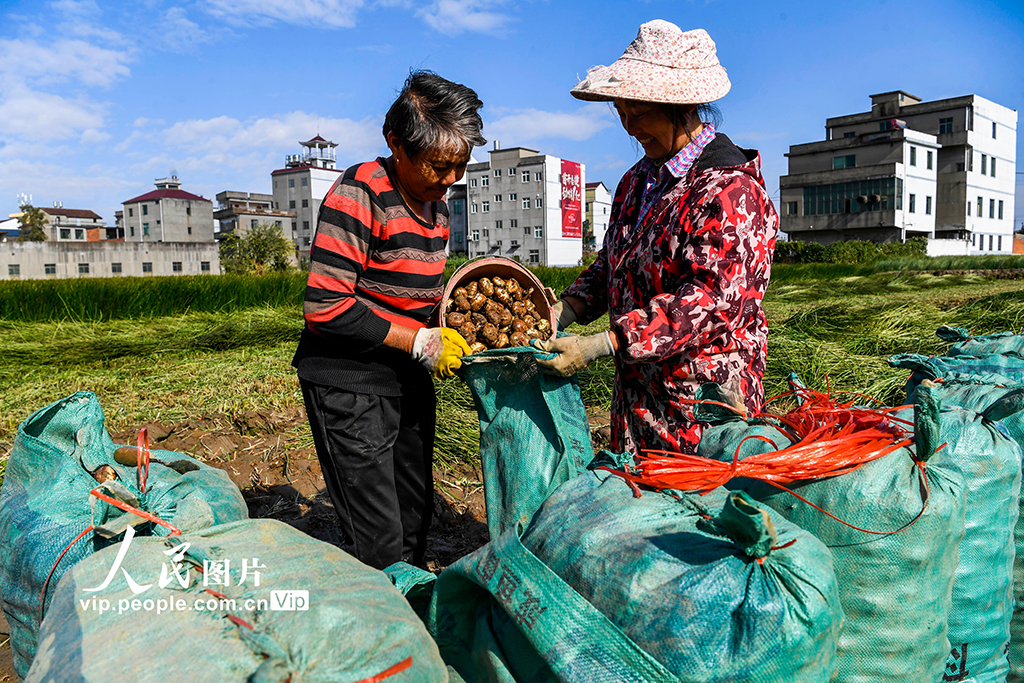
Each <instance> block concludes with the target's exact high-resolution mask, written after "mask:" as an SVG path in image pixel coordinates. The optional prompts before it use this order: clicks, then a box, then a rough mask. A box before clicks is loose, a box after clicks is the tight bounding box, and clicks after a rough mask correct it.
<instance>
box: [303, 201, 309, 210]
mask: <svg viewBox="0 0 1024 683" xmlns="http://www.w3.org/2000/svg"><path fill="white" fill-rule="evenodd" d="M302 208H303V209H308V208H309V200H308V199H303V200H302Z"/></svg>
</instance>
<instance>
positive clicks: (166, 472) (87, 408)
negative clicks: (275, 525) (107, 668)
mask: <svg viewBox="0 0 1024 683" xmlns="http://www.w3.org/2000/svg"><path fill="white" fill-rule="evenodd" d="M115 448H116V446H115V445H114V443H113V441H111V439H110V435H109V434H108V433H107V430H106V427H105V426H104V421H103V409H102V408H101V407H100V403H99V400H98V399H97V398H96V395H95V394H93V393H92V392H89V391H80V392H77V393H75V394H72V395H71V396H68V397H67V398H64V399H61V400H60V401H56V402H54V403H51V404H50V405H48V406H46V407H45V408H42V409H40V410H38V411H36V412H35V413H33V414H32V415H30V416H29V417H28V418H27V419H26V420H25V421H24V422H22V423H21V425H19V427H18V435H17V437H16V438H15V440H14V447H13V448H12V449H11V453H10V458H9V460H8V462H7V471H6V474H5V477H4V483H3V488H2V489H0V601H2V605H3V610H4V614H5V615H6V617H7V622H8V624H10V627H11V652H12V654H13V656H14V669H15V671H16V672H17V673H18V675H19V676H22V677H24V675H25V673H26V672H27V671H28V668H29V665H30V664H31V663H32V658H33V657H34V656H35V651H36V636H37V634H38V630H39V612H40V596H41V595H43V593H44V591H43V587H44V583H46V579H47V576H48V575H49V574H50V572H51V570H52V571H53V576H52V577H51V578H50V580H49V583H47V584H46V591H45V595H43V613H44V614H45V611H46V609H47V607H48V605H49V603H50V600H51V598H52V596H53V590H54V589H55V588H56V586H57V581H58V580H59V579H60V577H61V575H62V574H63V573H64V572H65V571H67V570H68V569H69V568H70V567H72V566H73V565H74V564H75V563H76V562H79V561H80V560H82V559H84V558H86V557H88V556H89V555H91V554H92V553H93V552H95V551H96V550H99V549H102V548H104V547H106V546H108V545H110V544H112V543H114V542H115V539H116V537H117V536H118V535H119V534H120V533H121V532H123V531H124V529H125V526H127V524H128V520H129V516H128V515H126V514H124V513H122V512H121V511H120V510H119V509H117V508H115V507H112V506H109V505H107V504H106V503H104V502H102V501H98V500H97V499H96V498H94V497H91V496H90V495H89V492H90V491H91V490H93V489H96V488H100V484H98V483H97V481H96V479H94V478H93V477H92V475H91V474H90V472H94V471H96V470H97V468H99V467H100V466H102V465H107V466H109V467H111V468H113V470H114V471H115V472H116V473H117V477H118V478H117V482H115V483H108V484H106V485H105V486H103V487H102V488H103V491H104V492H105V493H106V494H107V495H110V496H112V497H114V498H119V499H121V500H128V501H130V502H132V503H133V505H134V506H135V507H137V508H141V509H142V510H144V511H146V512H149V513H151V514H153V515H156V516H157V517H159V518H161V519H163V520H166V521H167V522H170V523H171V524H173V525H175V526H177V527H178V528H179V529H181V530H183V531H197V530H199V529H203V528H205V527H209V526H212V525H214V524H221V523H224V522H230V521H234V520H240V519H245V518H246V517H248V510H247V508H246V505H245V501H244V500H243V499H242V494H241V493H240V492H239V490H238V487H237V486H235V485H234V484H233V483H232V482H231V480H230V479H229V478H228V476H227V474H226V473H225V472H223V471H222V470H219V469H216V468H213V467H209V466H207V465H204V464H203V463H201V462H199V461H198V460H193V459H192V458H189V457H188V456H185V455H181V454H178V453H171V452H168V451H153V456H154V458H156V459H158V460H160V461H162V462H165V463H170V464H174V465H175V466H177V467H179V469H181V470H182V471H183V472H184V473H182V472H179V471H177V470H175V469H172V468H171V467H168V466H165V465H162V464H159V463H158V462H155V461H154V462H153V463H151V465H150V467H149V474H148V478H147V480H146V491H145V492H142V491H141V490H140V488H139V481H138V479H137V477H138V472H137V470H136V468H134V467H125V466H123V465H119V464H118V463H117V462H115V461H114V459H113V453H114V450H115ZM175 461H177V462H175ZM183 464H184V465H185V466H184V467H182V466H181V465H183ZM134 521H138V520H137V519H135V520H134ZM90 525H92V526H94V527H98V528H101V529H100V530H98V531H94V532H91V533H88V534H87V535H86V536H85V537H83V538H82V539H81V540H79V541H77V542H75V543H73V541H74V540H75V538H76V537H77V536H78V535H79V534H81V533H82V532H84V531H86V529H87V528H88V527H89V526H90ZM101 531H102V533H101ZM137 531H138V533H139V534H142V535H150V534H152V535H157V536H160V535H166V534H167V533H168V530H167V529H166V528H164V527H162V526H158V525H151V524H148V523H146V524H143V525H142V526H139V527H138V529H137ZM65 549H68V550H67V553H66V554H64V556H63V558H61V559H60V561H59V562H58V558H60V555H61V553H62V552H63V551H64V550H65Z"/></svg>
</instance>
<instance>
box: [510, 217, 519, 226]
mask: <svg viewBox="0 0 1024 683" xmlns="http://www.w3.org/2000/svg"><path fill="white" fill-rule="evenodd" d="M508 227H509V228H518V227H519V219H518V218H511V219H509V222H508Z"/></svg>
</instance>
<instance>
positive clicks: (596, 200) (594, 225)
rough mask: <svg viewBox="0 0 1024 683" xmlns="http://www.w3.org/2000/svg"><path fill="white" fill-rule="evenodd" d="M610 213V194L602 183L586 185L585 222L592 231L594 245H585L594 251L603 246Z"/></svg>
mask: <svg viewBox="0 0 1024 683" xmlns="http://www.w3.org/2000/svg"><path fill="white" fill-rule="evenodd" d="M611 213H612V193H611V192H609V191H608V188H607V187H605V186H604V183H603V182H601V181H597V182H596V183H587V220H588V221H590V229H591V230H593V231H594V244H592V245H586V246H587V247H588V248H592V249H594V250H595V251H597V250H599V249H600V248H601V246H602V245H603V244H604V234H605V233H606V232H608V221H609V219H610V218H611Z"/></svg>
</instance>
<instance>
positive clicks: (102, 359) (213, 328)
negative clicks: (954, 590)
mask: <svg viewBox="0 0 1024 683" xmlns="http://www.w3.org/2000/svg"><path fill="white" fill-rule="evenodd" d="M873 267H874V266H872V267H871V268H873ZM827 268H832V269H836V270H827ZM851 268H860V267H848V266H841V267H840V266H828V267H818V266H814V267H808V266H777V267H776V269H775V276H776V277H773V281H772V284H771V286H770V288H769V291H768V294H767V296H766V299H765V311H766V314H767V316H768V320H769V328H770V334H769V343H768V371H767V373H766V376H765V389H766V392H767V393H768V395H772V394H775V393H780V392H782V391H785V390H786V388H787V385H786V381H785V380H786V375H787V374H788V373H789V372H790V371H791V370H792V371H795V372H797V374H799V375H800V376H801V378H802V379H803V380H804V382H805V383H806V384H807V385H808V386H811V387H813V388H819V389H824V388H826V387H827V386H828V387H831V388H832V389H834V390H846V391H857V392H862V393H866V394H869V395H872V396H875V397H877V398H878V399H880V400H882V401H883V402H885V403H888V404H893V403H897V402H899V401H901V400H902V398H903V397H902V385H903V381H904V380H905V378H906V373H905V371H897V370H893V369H892V368H890V367H889V366H888V364H887V363H886V358H887V357H888V356H889V355H891V354H894V353H902V352H916V353H925V354H932V353H939V352H942V351H944V350H945V345H944V344H943V343H942V342H941V340H939V339H938V338H937V337H936V336H935V335H934V331H935V329H936V328H937V327H938V326H939V325H941V324H950V325H955V326H959V327H967V328H972V329H974V330H975V332H976V333H979V334H980V333H989V332H997V331H1004V330H1013V331H1018V332H1019V331H1021V330H1022V328H1024V281H1013V280H991V279H986V278H984V277H982V276H979V275H977V274H965V275H931V274H929V273H924V272H910V271H896V272H894V271H877V272H874V271H871V269H867V270H855V269H854V270H850V269H851ZM949 270H957V268H949ZM574 272H578V269H573V270H572V271H570V272H569V273H568V274H562V275H559V276H558V277H560V278H563V279H568V278H569V276H570V275H573V273H574ZM555 275H556V274H555V273H543V275H542V276H543V277H544V278H545V281H547V282H549V283H551V284H553V285H558V286H562V284H560V283H559V282H558V280H557V279H556V277H555ZM293 277H294V276H293ZM187 279H188V278H163V280H164V281H169V280H187ZM196 279H197V280H204V279H205V280H213V279H214V278H196ZM138 281H139V282H140V283H141V286H143V287H145V286H148V284H147V283H150V282H154V281H155V280H148V279H141V278H140V279H138ZM64 282H67V281H64ZM91 282H93V281H87V280H81V281H72V284H78V285H82V286H85V287H86V288H89V287H92V284H89V283H91ZM116 282H125V280H122V281H116ZM224 282H225V283H227V284H225V285H224V286H225V287H227V286H228V285H230V284H231V283H230V282H228V281H227V280H225V281H224ZM246 282H248V281H247V280H244V279H243V280H238V281H235V283H234V286H236V287H241V286H243V285H244V284H245V283H246ZM16 284H18V285H25V284H27V283H25V282H22V283H16ZM44 284H46V285H55V284H56V283H54V282H48V283H44ZM300 284H301V282H300ZM62 286H64V285H62ZM182 286H183V287H184V289H182V290H180V292H179V293H180V294H181V299H180V300H179V303H178V304H177V305H179V306H181V305H185V304H186V303H188V296H189V295H188V292H189V291H190V290H189V289H188V287H189V286H191V285H187V283H182ZM204 286H205V285H204ZM290 286H292V285H289V284H288V282H287V279H286V278H279V277H278V278H276V279H275V278H274V277H273V276H272V277H271V278H270V282H268V283H267V284H265V285H259V284H257V285H254V287H256V289H257V290H258V291H263V292H264V294H265V295H266V297H267V298H268V299H269V300H270V305H267V304H260V305H251V306H241V302H242V301H244V300H245V299H244V298H240V297H239V296H235V298H233V299H232V298H231V296H229V295H228V294H227V293H221V294H217V295H216V296H215V298H214V301H213V302H212V303H209V302H207V303H204V304H203V305H199V304H196V303H195V302H192V303H188V305H187V306H185V309H186V310H180V311H177V312H176V313H173V314H167V315H131V316H129V315H121V313H123V311H118V312H117V313H116V314H115V313H113V312H105V313H103V314H102V315H100V314H98V313H96V314H91V315H84V314H83V315H76V316H71V317H65V318H64V319H61V320H57V321H50V322H43V321H41V320H36V321H20V320H19V321H16V320H10V319H6V320H5V319H3V318H2V316H0V359H2V360H0V481H2V476H3V471H4V468H5V460H6V452H7V450H8V449H9V446H10V445H11V443H12V442H13V440H14V435H15V432H16V429H17V425H18V423H19V422H21V421H22V420H23V419H24V418H25V417H27V416H28V415H29V414H30V413H31V412H32V411H34V410H36V409H38V408H40V407H42V406H44V405H46V404H48V403H50V402H52V401H55V400H57V399H59V398H61V397H63V396H67V395H68V394H71V393H72V392H74V391H77V390H81V389H88V390H91V391H94V392H95V393H96V394H97V395H98V396H99V398H100V401H101V404H102V405H103V407H104V410H105V412H106V416H107V421H108V424H109V426H110V428H111V429H126V428H131V427H135V426H137V425H139V424H141V423H143V422H147V421H159V422H164V423H172V424H173V423H176V422H182V421H186V420H188V419H190V418H194V417H202V416H213V415H218V414H222V415H224V416H226V418H227V419H229V420H230V419H233V418H234V417H235V416H236V415H238V414H240V413H244V412H248V411H252V410H259V409H266V408H269V409H273V410H284V409H286V408H290V407H295V406H298V405H301V402H302V398H301V395H300V392H299V388H298V382H297V381H296V379H295V374H294V370H293V369H292V368H291V366H290V361H291V357H292V354H293V352H294V349H295V343H296V340H297V339H298V334H299V331H300V329H301V325H302V322H301V311H300V308H299V305H298V303H297V302H296V301H287V302H284V303H282V302H281V301H282V300H281V299H280V298H275V297H280V296H283V295H281V294H280V293H281V292H286V291H288V289H287V288H288V287H290ZM260 287H263V289H262V290H260V289H259V288H260ZM557 288H558V287H556V289H557ZM53 291H57V290H53ZM61 291H62V293H64V292H63V290H61ZM88 291H90V292H92V293H94V294H95V293H96V292H97V291H100V290H94V289H89V290H88ZM168 291H170V290H168ZM299 291H301V287H300V290H299ZM275 292H276V293H275ZM293 293H294V292H293ZM75 296H80V295H75ZM151 296H155V295H154V294H152V293H151V294H140V295H139V298H138V301H140V302H141V301H144V300H147V299H146V297H151ZM246 296H248V295H246ZM288 296H291V294H289V295H288ZM217 297H219V298H217ZM286 298H287V297H286ZM0 301H4V298H3V297H2V296H0ZM275 302H276V303H275ZM6 305H7V304H6V303H5V304H0V306H6ZM216 306H221V307H222V308H216ZM208 309H209V310H208ZM94 311H97V312H98V311H99V308H95V309H94ZM104 316H105V317H104ZM39 317H40V318H41V319H42V318H45V316H43V315H40V316H39ZM607 326H608V319H607V316H605V317H603V318H601V319H600V320H598V321H596V322H594V323H592V324H591V325H589V326H587V327H586V328H582V329H574V330H573V331H575V332H577V333H581V334H588V333H595V332H597V331H599V330H602V329H607ZM613 373H614V370H613V366H612V363H611V362H610V361H600V362H598V363H595V364H594V365H592V366H590V367H588V368H587V369H586V370H584V371H583V372H581V373H580V375H579V381H580V387H581V390H582V393H583V399H584V403H586V405H587V406H588V407H589V408H592V409H598V410H600V409H607V407H608V406H609V404H610V401H611V384H612V378H613ZM437 390H438V399H439V401H438V432H437V447H436V453H437V457H438V460H439V463H440V464H441V465H442V466H446V465H452V464H454V463H456V462H459V461H467V460H475V459H476V458H477V457H478V456H477V446H478V444H477V430H478V424H477V418H476V412H475V409H474V407H473V402H472V398H471V397H470V394H469V391H468V389H467V388H466V386H465V384H464V383H462V382H461V380H457V379H453V380H447V381H440V382H438V383H437Z"/></svg>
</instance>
